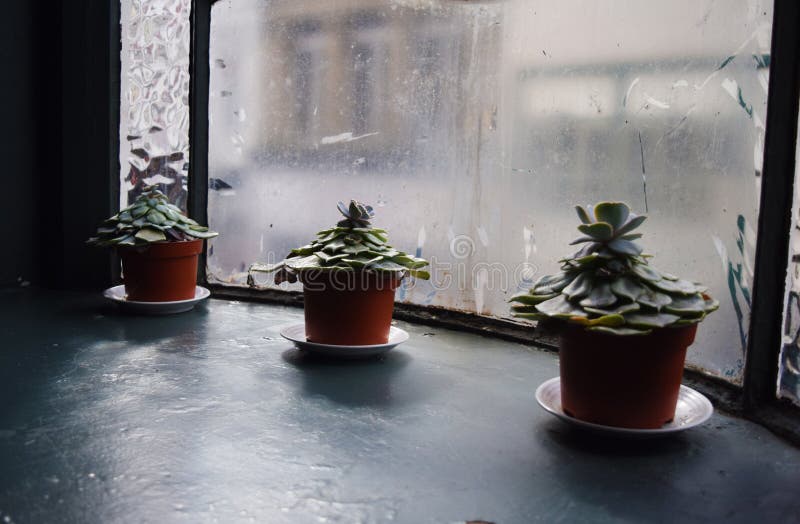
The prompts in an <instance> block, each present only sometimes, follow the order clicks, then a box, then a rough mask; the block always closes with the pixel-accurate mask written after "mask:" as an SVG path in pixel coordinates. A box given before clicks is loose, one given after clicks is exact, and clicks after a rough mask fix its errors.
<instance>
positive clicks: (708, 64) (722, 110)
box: [208, 0, 772, 382]
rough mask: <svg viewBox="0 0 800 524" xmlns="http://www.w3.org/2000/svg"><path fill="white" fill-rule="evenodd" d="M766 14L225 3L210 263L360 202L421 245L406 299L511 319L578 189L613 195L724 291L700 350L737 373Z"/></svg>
mask: <svg viewBox="0 0 800 524" xmlns="http://www.w3.org/2000/svg"><path fill="white" fill-rule="evenodd" d="M771 16H772V2H770V1H756V0H753V1H741V2H724V3H714V2H698V1H695V0H682V1H672V2H658V3H653V2H630V1H615V2H602V3H598V2H595V1H593V0H585V1H578V0H570V1H553V0H548V1H530V0H508V1H505V2H460V1H444V0H443V1H429V0H425V1H423V0H402V1H401V0H395V1H391V0H384V1H379V0H350V1H342V2H315V1H311V0H308V1H302V0H301V1H298V0H295V1H291V2H290V1H272V2H266V1H259V0H222V1H220V2H218V3H217V4H215V5H214V7H213V10H212V28H211V68H212V70H211V87H210V89H211V93H210V107H209V115H210V118H211V121H212V124H211V131H210V140H211V143H210V151H209V162H210V170H211V172H210V176H211V177H212V178H213V179H215V180H217V181H221V182H225V184H227V185H229V186H230V188H225V189H224V190H220V191H211V194H210V195H209V213H210V220H211V225H212V227H213V228H214V229H217V230H219V231H220V232H221V233H222V234H221V236H220V237H219V238H218V239H215V240H214V241H213V242H212V244H213V252H212V253H211V256H210V257H209V261H208V263H209V274H210V278H211V279H212V280H217V281H219V282H226V283H230V284H232V285H244V284H245V269H246V268H247V266H248V265H249V264H250V263H252V262H255V261H261V262H269V261H277V260H280V259H281V258H283V256H284V255H286V253H287V252H288V250H289V249H290V248H292V247H295V246H297V245H300V244H302V243H305V242H306V241H308V240H309V239H311V238H312V235H313V233H314V232H315V231H317V230H318V229H321V228H323V227H325V226H328V225H330V224H331V223H332V222H334V221H335V220H336V219H337V212H336V209H335V202H336V201H337V200H347V199H349V198H357V199H361V200H363V201H366V202H368V203H372V204H374V205H375V206H376V211H377V219H376V224H378V225H380V226H385V227H387V228H388V229H389V230H390V237H391V238H390V240H391V241H392V243H393V244H394V245H395V246H397V247H398V248H401V249H404V250H407V251H410V252H415V251H416V252H418V253H420V254H421V255H423V256H425V257H427V258H429V259H430V260H432V261H433V262H434V267H433V270H434V278H433V280H432V281H431V282H417V283H416V284H415V285H414V286H412V287H408V288H401V290H400V291H399V292H398V299H399V300H402V301H407V302H412V303H416V304H426V305H431V306H439V307H445V308H450V309H458V310H466V311H472V312H477V313H479V314H481V315H491V316H498V317H508V316H509V314H508V305H507V303H506V300H507V299H508V297H509V296H510V295H511V294H513V293H514V292H516V291H517V290H518V289H522V288H524V287H526V286H528V285H530V282H531V279H532V278H535V277H536V276H538V275H541V274H544V273H547V272H552V271H554V270H556V269H557V267H558V263H557V260H558V259H559V258H560V257H562V256H563V255H566V254H569V253H571V252H572V251H573V249H572V248H571V247H569V246H568V245H567V243H568V242H569V241H570V240H571V239H573V238H574V237H575V236H576V231H575V226H576V222H577V219H576V217H575V215H574V212H573V209H572V206H573V204H576V203H582V204H587V203H592V202H595V201H599V200H603V199H623V200H626V201H628V202H629V203H631V205H632V206H633V207H634V208H635V210H636V211H637V212H647V213H648V214H649V216H650V220H649V221H648V222H647V223H646V224H645V226H644V233H645V238H644V241H643V243H644V245H645V247H646V248H647V250H648V251H649V252H650V253H652V254H654V255H656V257H657V258H656V260H657V265H658V266H659V267H660V268H662V269H663V270H665V271H669V272H671V273H675V274H679V275H682V276H685V277H687V278H694V279H698V280H701V281H703V282H704V283H706V284H707V285H709V286H710V288H711V291H712V293H713V294H714V295H715V296H716V297H718V298H719V299H720V301H721V303H722V306H721V308H720V311H719V312H718V313H716V314H714V315H712V316H711V317H710V318H709V319H708V320H707V321H706V322H705V323H704V324H703V326H702V328H701V329H700V332H699V334H698V339H697V344H696V345H695V349H694V350H693V351H692V353H691V355H690V357H689V358H690V363H691V365H694V366H698V367H700V368H702V369H704V370H707V371H708V372H710V373H712V374H715V375H719V376H724V377H726V378H727V379H729V380H731V381H734V382H737V381H739V380H740V379H741V371H742V369H741V368H742V362H743V352H744V347H745V334H746V333H747V326H748V318H749V296H750V295H749V290H750V285H751V276H752V273H751V268H752V260H753V250H754V246H755V233H754V227H755V224H756V217H757V205H758V195H759V177H760V169H761V157H762V143H763V134H764V119H765V117H766V100H767V76H768V69H767V66H768V63H769V56H768V53H769V42H770V30H771V24H770V21H771ZM225 184H221V183H217V184H215V185H216V186H217V187H225ZM260 284H263V285H266V286H269V285H270V284H269V282H268V280H267V279H265V280H264V281H263V282H260Z"/></svg>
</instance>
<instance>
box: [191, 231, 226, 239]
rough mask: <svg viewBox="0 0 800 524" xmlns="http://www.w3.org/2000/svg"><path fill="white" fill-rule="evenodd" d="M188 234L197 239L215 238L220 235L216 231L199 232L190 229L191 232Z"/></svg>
mask: <svg viewBox="0 0 800 524" xmlns="http://www.w3.org/2000/svg"><path fill="white" fill-rule="evenodd" d="M186 234H187V235H191V236H193V237H195V238H214V237H215V236H217V235H218V234H219V233H217V232H215V231H197V230H194V229H189V230H187V231H186Z"/></svg>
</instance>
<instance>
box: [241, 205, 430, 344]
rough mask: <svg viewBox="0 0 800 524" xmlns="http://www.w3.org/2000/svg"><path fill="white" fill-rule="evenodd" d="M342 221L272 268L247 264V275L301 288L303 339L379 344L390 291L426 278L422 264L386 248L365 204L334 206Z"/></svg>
mask: <svg viewBox="0 0 800 524" xmlns="http://www.w3.org/2000/svg"><path fill="white" fill-rule="evenodd" d="M338 207H339V212H340V213H341V214H342V215H343V216H344V219H342V220H341V221H339V222H338V223H337V224H336V227H332V228H330V229H325V230H322V231H320V232H318V233H317V238H316V240H314V241H312V242H311V243H310V244H308V245H306V246H303V247H299V248H297V249H293V250H292V251H291V253H290V254H289V256H287V257H286V259H285V260H283V261H282V262H280V263H278V264H275V265H263V264H253V265H252V266H250V273H249V277H248V280H249V283H250V284H251V285H253V284H254V279H253V273H257V272H276V273H275V283H276V284H280V283H281V282H285V281H289V282H296V281H297V280H300V282H301V283H302V284H303V302H304V309H305V330H306V338H307V339H308V340H309V341H310V342H317V343H321V344H332V345H350V346H357V345H373V344H385V343H386V342H387V341H388V337H389V328H390V324H391V320H392V311H393V309H394V291H395V289H397V287H398V286H399V285H400V282H401V281H402V279H403V278H404V277H405V276H413V277H417V278H422V279H427V278H429V277H430V275H429V274H428V273H427V272H426V271H422V270H421V269H420V268H423V267H425V266H427V265H428V262H427V261H426V260H423V259H421V258H416V257H413V256H411V255H408V254H406V253H403V252H402V251H398V250H397V249H394V248H393V247H392V246H390V245H389V244H388V243H387V242H388V238H387V234H386V230H385V229H379V228H376V227H372V226H371V225H370V220H371V219H372V218H373V216H374V212H373V210H372V207H371V206H368V205H364V204H361V203H360V202H357V201H355V200H352V201H351V202H350V205H349V206H347V205H345V204H343V203H342V202H339V206H338Z"/></svg>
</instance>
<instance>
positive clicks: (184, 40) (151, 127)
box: [119, 0, 191, 209]
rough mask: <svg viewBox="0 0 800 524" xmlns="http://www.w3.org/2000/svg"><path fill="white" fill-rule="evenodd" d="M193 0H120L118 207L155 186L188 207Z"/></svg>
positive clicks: (177, 202)
mask: <svg viewBox="0 0 800 524" xmlns="http://www.w3.org/2000/svg"><path fill="white" fill-rule="evenodd" d="M190 9H191V0H122V2H121V15H122V20H121V24H122V28H123V30H122V54H121V57H120V58H121V62H122V64H121V66H122V75H121V84H122V85H121V91H122V92H121V97H120V98H121V100H120V106H121V107H120V137H121V140H120V159H119V160H120V166H121V172H120V207H125V206H127V205H128V203H129V202H132V201H133V199H135V198H136V197H137V196H138V195H139V193H140V192H141V189H142V187H144V186H145V185H152V184H157V185H158V186H159V188H160V189H161V190H162V191H163V192H164V193H165V194H167V195H168V196H169V197H170V200H171V201H172V202H173V203H174V204H176V205H178V206H179V207H181V208H183V209H186V197H187V182H186V178H187V176H188V167H189V166H188V162H189V42H190V38H189V37H190V34H189V33H190V31H189V30H190V27H189V22H190V20H189V13H190Z"/></svg>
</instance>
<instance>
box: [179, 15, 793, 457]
mask: <svg viewBox="0 0 800 524" xmlns="http://www.w3.org/2000/svg"><path fill="white" fill-rule="evenodd" d="M217 1H218V0H192V11H191V22H190V23H191V47H190V52H191V56H190V77H191V79H190V93H189V108H190V124H189V177H188V180H189V181H188V186H189V198H188V212H189V215H190V216H191V217H192V218H194V219H195V220H197V221H198V222H200V223H201V224H207V223H208V132H209V122H208V109H209V107H208V103H209V80H210V65H209V56H210V46H209V44H210V31H211V8H212V6H213V5H214V4H215V3H216V2H217ZM798 26H800V2H796V1H794V0H775V4H774V11H773V25H772V41H771V46H770V72H769V92H768V95H767V121H766V122H767V123H766V135H765V143H764V164H763V171H762V174H761V194H760V207H759V216H758V235H757V242H756V253H755V267H754V277H753V301H752V310H751V315H750V326H749V335H748V342H747V348H746V353H745V359H746V360H745V368H744V377H743V385H742V387H741V388H740V387H738V386H734V385H732V384H730V383H728V382H726V381H724V380H722V379H718V378H716V377H711V376H708V375H705V374H703V373H702V372H700V371H693V370H690V369H687V370H686V373H685V376H684V379H685V382H687V383H689V384H691V385H693V386H695V387H698V388H699V389H701V390H702V391H703V392H704V393H706V394H708V395H709V396H711V397H712V398H713V399H714V400H715V401H716V403H717V404H718V405H720V406H721V407H723V408H724V409H726V410H728V411H730V412H733V413H735V414H739V415H742V416H745V417H747V418H749V419H751V420H754V421H757V422H759V423H761V424H763V425H765V426H766V427H768V428H769V429H771V430H773V431H774V432H776V433H778V434H780V435H783V436H785V437H787V438H789V439H791V440H793V441H795V442H800V406H796V405H794V404H793V403H791V402H790V401H788V400H786V399H780V398H778V388H777V385H778V378H779V377H778V373H779V359H780V351H781V341H782V338H783V334H782V329H783V310H784V306H785V304H784V300H785V297H784V287H785V283H786V275H787V271H788V263H789V243H790V230H791V222H792V220H791V217H792V204H793V196H794V178H795V175H794V171H795V147H796V140H797V121H798V108H799V107H800V32H798V31H796V30H795V28H796V27H798ZM198 277H199V281H200V282H201V283H203V285H206V286H208V287H209V288H210V289H211V291H212V293H213V295H214V296H215V297H220V298H235V299H244V300H254V301H263V302H272V303H276V302H277V303H283V304H292V305H301V304H302V300H301V295H300V293H298V292H289V291H280V290H267V291H257V290H252V289H244V288H233V287H227V286H223V285H219V284H209V282H208V280H207V276H206V253H205V251H204V252H203V253H202V255H201V260H200V265H199V270H198ZM395 312H396V315H395V316H396V317H398V318H402V319H408V320H412V321H416V322H422V323H429V324H436V325H443V326H446V327H451V328H456V329H462V330H466V331H471V332H475V333H480V334H482V335H489V336H495V337H500V338H504V339H512V340H517V341H523V342H526V343H533V344H535V345H537V346H540V347H544V348H545V349H551V350H557V342H556V338H555V337H554V335H553V333H550V332H547V331H546V330H544V329H541V328H539V327H536V328H533V329H532V328H531V327H530V326H522V325H520V324H517V323H515V322H513V321H504V320H498V319H492V318H487V317H482V316H479V315H477V314H469V313H463V312H458V311H450V310H445V309H442V308H431V307H425V306H416V305H408V304H397V307H396V311H395Z"/></svg>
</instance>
